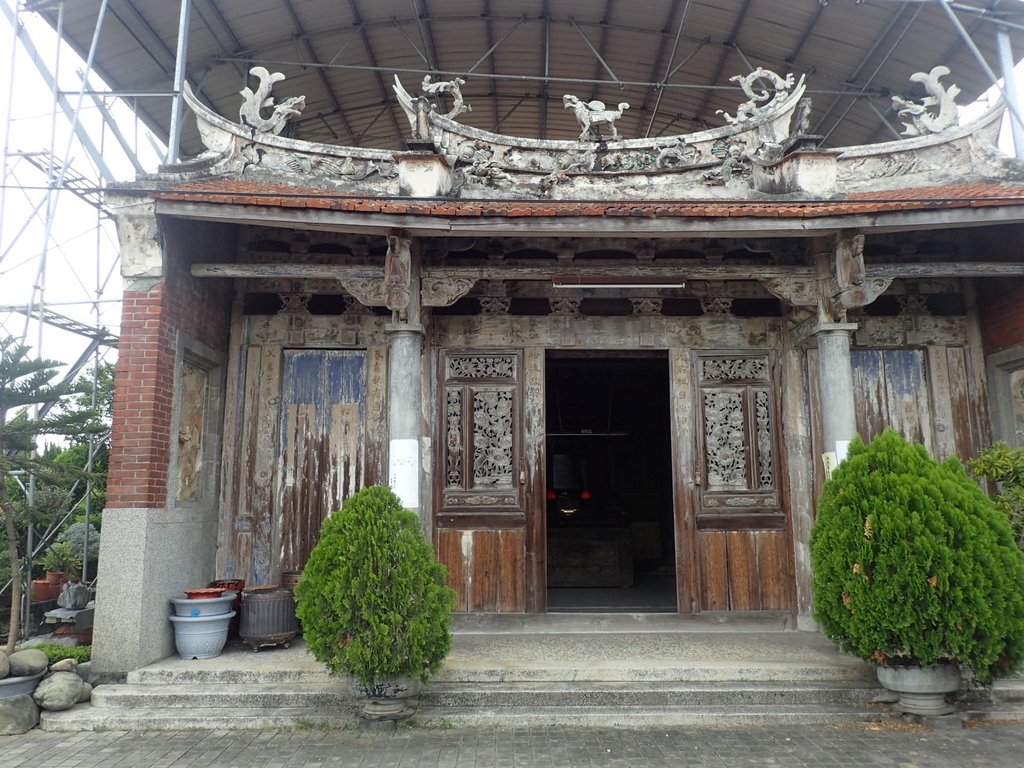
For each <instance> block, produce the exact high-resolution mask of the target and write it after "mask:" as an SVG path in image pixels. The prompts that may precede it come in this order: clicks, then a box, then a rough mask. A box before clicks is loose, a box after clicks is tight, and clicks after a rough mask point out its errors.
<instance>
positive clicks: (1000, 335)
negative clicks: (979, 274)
mask: <svg viewBox="0 0 1024 768" xmlns="http://www.w3.org/2000/svg"><path fill="white" fill-rule="evenodd" d="M977 285H978V319H979V321H980V323H981V338H982V342H983V343H984V345H985V354H986V355H991V354H993V353H994V352H999V351H1000V350H1003V349H1007V348H1008V347H1013V346H1016V345H1017V344H1024V280H1021V279H1019V278H1018V279H1009V280H979V281H978V282H977Z"/></svg>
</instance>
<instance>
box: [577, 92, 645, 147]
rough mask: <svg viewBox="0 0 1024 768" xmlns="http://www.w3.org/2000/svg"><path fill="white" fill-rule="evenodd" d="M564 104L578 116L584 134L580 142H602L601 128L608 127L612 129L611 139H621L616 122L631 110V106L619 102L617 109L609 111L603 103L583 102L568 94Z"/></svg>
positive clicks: (581, 135) (581, 134)
mask: <svg viewBox="0 0 1024 768" xmlns="http://www.w3.org/2000/svg"><path fill="white" fill-rule="evenodd" d="M562 104H564V105H565V108H566V109H571V110H572V111H573V114H575V115H576V122H577V123H579V124H580V128H582V129H583V132H582V133H580V141H601V140H602V139H603V136H602V134H601V126H602V125H606V126H608V128H610V129H611V132H612V135H611V138H613V139H617V138H619V132H618V130H616V128H615V121H616V120H618V119H619V118H620V117H622V113H623V112H624V111H626V110H627V109H629V104H627V103H626V102H624V101H622V102H619V106H618V108H617V109H608V108H607V107H606V106H605V105H604V102H603V101H588V102H583V101H581V100H580V99H579V98H578V97H576V96H573V95H572V94H570V93H567V94H566V95H565V96H563V97H562Z"/></svg>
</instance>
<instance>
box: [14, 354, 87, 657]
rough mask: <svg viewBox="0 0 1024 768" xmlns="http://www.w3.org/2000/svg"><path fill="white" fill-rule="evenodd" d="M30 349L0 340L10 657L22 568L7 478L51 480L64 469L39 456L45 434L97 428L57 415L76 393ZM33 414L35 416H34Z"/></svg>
mask: <svg viewBox="0 0 1024 768" xmlns="http://www.w3.org/2000/svg"><path fill="white" fill-rule="evenodd" d="M30 351H31V350H30V348H29V347H28V346H26V345H24V344H22V343H20V342H19V341H17V340H16V339H14V338H13V337H10V336H8V337H6V338H3V339H0V510H2V511H3V517H4V532H5V534H6V538H7V553H8V557H9V559H10V565H11V581H12V585H11V618H10V625H9V634H8V637H7V646H6V647H5V649H4V652H5V653H7V654H8V655H10V654H11V653H12V652H13V651H14V647H15V644H16V642H17V639H18V627H19V624H20V623H21V599H22V580H23V575H22V570H21V560H20V557H19V552H18V536H19V533H18V526H17V523H16V519H15V518H16V514H15V509H14V505H13V504H12V503H11V498H10V494H9V492H8V487H7V479H8V477H9V476H10V475H11V473H12V472H26V473H34V474H37V475H40V476H44V477H46V476H52V475H54V474H55V473H59V472H60V471H61V470H60V468H57V467H54V466H53V464H52V462H50V461H48V460H47V459H46V458H45V457H43V456H39V455H37V454H36V453H35V449H36V439H37V438H38V437H39V436H40V435H62V436H77V435H83V434H88V433H89V432H91V431H94V430H96V429H98V428H101V427H100V426H99V425H97V424H96V421H95V416H96V414H95V413H94V412H93V411H90V410H76V411H72V412H57V413H54V414H53V415H50V413H51V408H52V406H53V405H55V404H57V403H59V402H60V401H61V400H62V399H63V398H65V397H67V396H68V395H71V394H75V392H76V390H75V388H74V387H73V386H72V385H71V384H70V383H64V384H60V383H57V384H55V383H53V380H54V378H56V376H57V367H58V366H60V365H61V363H60V362H58V361H56V360H43V359H33V358H31V357H30ZM33 411H34V412H33Z"/></svg>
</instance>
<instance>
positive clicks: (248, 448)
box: [231, 347, 281, 584]
mask: <svg viewBox="0 0 1024 768" xmlns="http://www.w3.org/2000/svg"><path fill="white" fill-rule="evenodd" d="M280 378H281V350H280V348H278V347H249V348H248V350H246V359H245V390H244V394H243V402H244V409H243V422H242V427H241V446H240V452H241V463H240V466H241V471H240V472H239V474H238V477H237V478H232V479H231V480H232V481H237V483H238V487H237V490H236V492H235V498H236V499H237V500H238V502H237V510H236V513H235V518H234V536H235V541H234V547H233V551H234V558H235V567H234V568H232V569H231V572H232V573H234V574H236V575H237V576H239V577H240V578H244V579H245V580H246V582H247V583H248V584H269V583H271V582H272V581H273V574H272V567H271V564H272V562H273V560H274V558H273V557H272V554H271V553H272V550H273V541H272V531H273V526H274V517H275V514H276V510H275V506H276V498H275V493H274V481H275V477H276V466H277V443H278V432H277V430H278V422H279V421H280Z"/></svg>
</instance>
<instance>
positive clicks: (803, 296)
mask: <svg viewBox="0 0 1024 768" xmlns="http://www.w3.org/2000/svg"><path fill="white" fill-rule="evenodd" d="M761 282H762V283H763V284H764V287H765V288H767V289H768V291H769V293H771V294H772V295H773V296H775V297H776V298H779V299H782V300H783V301H785V302H786V303H787V304H791V305H793V306H794V307H815V306H817V305H818V283H817V281H816V280H814V279H813V278H806V277H773V278H771V279H769V280H762V281H761Z"/></svg>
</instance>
